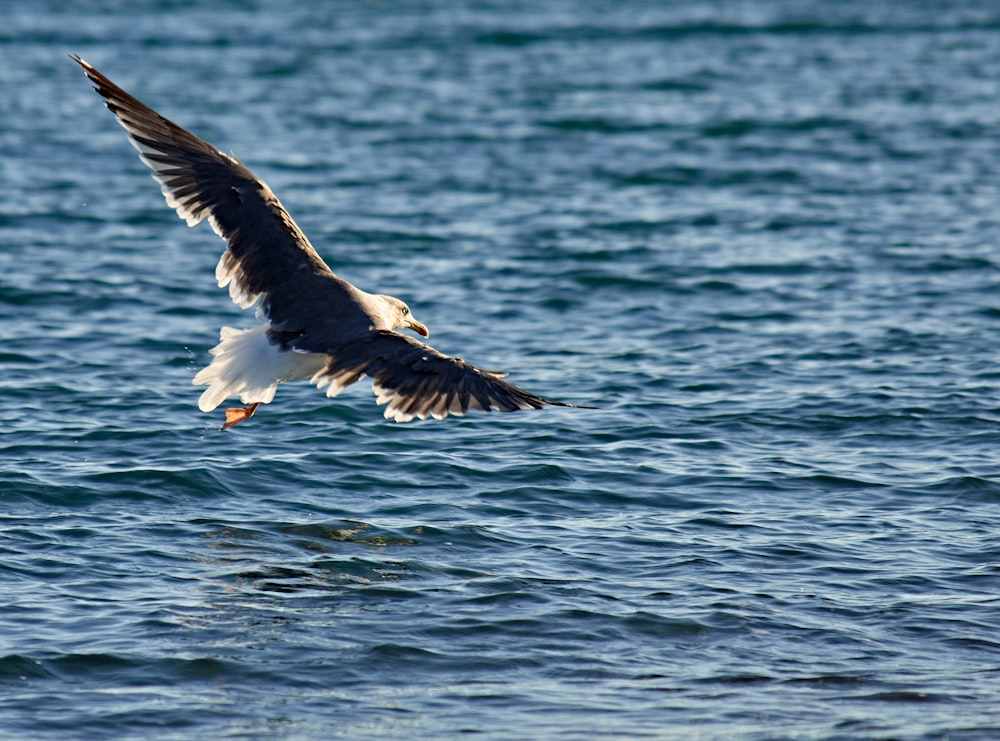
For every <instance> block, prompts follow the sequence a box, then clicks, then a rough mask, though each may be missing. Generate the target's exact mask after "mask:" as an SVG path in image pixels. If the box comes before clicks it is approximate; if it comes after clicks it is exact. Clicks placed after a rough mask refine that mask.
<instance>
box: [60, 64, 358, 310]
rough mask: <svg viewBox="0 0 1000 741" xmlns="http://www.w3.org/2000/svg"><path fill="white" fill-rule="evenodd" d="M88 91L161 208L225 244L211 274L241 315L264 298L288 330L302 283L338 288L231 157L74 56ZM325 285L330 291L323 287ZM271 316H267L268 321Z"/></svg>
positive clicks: (262, 187) (284, 215)
mask: <svg viewBox="0 0 1000 741" xmlns="http://www.w3.org/2000/svg"><path fill="white" fill-rule="evenodd" d="M71 58H72V59H73V61H74V62H76V63H77V64H79V65H80V66H81V67H83V70H84V72H86V74H87V77H89V78H90V80H91V81H92V82H93V83H94V89H95V90H97V92H98V93H99V94H100V95H101V97H103V98H104V100H105V104H106V105H107V107H108V109H109V110H110V111H111V112H112V113H114V114H115V117H116V118H117V119H118V122H119V123H120V124H121V125H122V126H123V127H124V129H125V131H127V132H128V138H129V141H131V142H132V145H133V146H134V147H135V148H136V149H137V150H139V158H140V159H141V160H142V161H143V162H144V163H146V165H148V166H149V168H150V169H151V170H152V171H153V177H154V178H155V179H156V181H157V182H159V184H160V188H161V190H162V191H163V195H164V197H165V198H166V199H167V205H169V206H170V207H171V208H173V209H174V210H176V211H177V214H178V215H179V216H180V217H181V218H182V219H184V220H185V221H186V222H187V223H188V226H194V225H195V224H198V223H199V222H201V221H202V220H204V219H205V218H206V217H207V218H208V221H209V223H210V224H211V225H212V228H213V229H214V230H215V232H216V234H218V235H219V236H220V237H222V238H223V239H224V240H226V242H227V243H228V245H229V249H228V250H227V251H226V252H225V253H223V255H222V258H221V259H220V260H219V266H218V267H217V268H216V271H215V272H216V277H217V278H218V280H219V286H220V287H223V288H224V287H226V286H227V285H228V286H229V293H230V296H232V298H233V301H235V302H236V303H237V304H239V305H240V307H242V308H244V309H245V308H247V307H249V306H251V305H252V304H253V303H254V302H255V301H256V300H257V299H258V298H259V297H260V296H261V295H262V294H266V297H267V298H266V303H265V306H264V308H265V311H267V313H268V315H269V316H270V317H271V319H272V321H273V322H275V323H286V322H288V320H289V319H291V320H292V321H291V322H288V323H295V319H296V317H289V316H287V315H288V314H294V313H295V310H294V302H290V301H289V299H291V298H292V297H293V296H295V295H296V293H301V292H302V290H308V287H307V286H306V285H305V284H307V283H311V282H313V281H310V280H309V279H310V277H314V278H318V279H321V281H322V283H324V284H326V285H325V286H324V288H325V289H326V291H330V290H331V289H333V290H334V291H336V290H337V288H338V287H339V288H341V290H346V288H344V286H345V284H344V283H343V282H342V281H341V280H340V279H339V278H337V277H336V276H334V274H333V272H332V271H331V270H330V268H329V267H328V266H327V264H326V263H325V262H323V259H322V258H321V257H320V256H319V255H318V254H317V253H316V250H315V249H313V247H312V245H311V244H310V243H309V240H308V239H307V238H306V236H305V235H304V234H303V233H302V231H301V230H300V229H299V227H298V226H297V225H296V224H295V222H294V221H292V217H291V216H289V215H288V212H287V211H285V209H284V207H283V206H282V205H281V202H280V201H279V200H278V198H277V197H276V196H275V195H274V193H272V192H271V189H270V188H268V187H267V185H266V184H265V183H264V182H263V181H262V180H260V179H259V178H258V177H256V176H255V175H254V174H253V173H252V172H251V171H250V169H249V168H247V167H246V166H245V165H243V164H242V163H241V162H240V161H239V160H237V159H236V158H235V157H231V156H229V155H227V154H224V153H223V152H220V151H219V150H218V149H216V148H215V147H213V146H212V145H210V144H208V143H207V142H205V141H203V140H202V139H199V138H198V137H197V136H195V135H194V134H192V133H190V132H188V131H185V130H184V129H182V128H181V127H180V126H178V125H177V124H175V123H173V122H172V121H169V120H168V119H166V118H164V117H163V116H161V115H160V114H159V113H157V112H156V111H154V110H153V109H151V108H149V107H148V106H146V105H144V104H142V103H140V102H139V101H138V100H136V99H135V98H133V97H132V96H131V95H129V94H128V93H126V92H125V91H124V90H122V89H121V88H120V87H118V86H117V85H115V84H114V83H113V82H111V80H109V79H108V78H107V77H105V76H104V75H102V74H101V73H100V72H98V71H97V70H96V69H94V68H93V67H92V66H91V65H90V64H88V63H87V62H85V61H84V60H83V59H81V58H80V57H78V56H76V55H71ZM330 278H333V279H334V281H333V282H334V283H336V284H337V286H333V285H330V281H329V279H330ZM276 314H277V315H278V316H275V315H276Z"/></svg>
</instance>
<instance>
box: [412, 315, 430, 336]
mask: <svg viewBox="0 0 1000 741" xmlns="http://www.w3.org/2000/svg"><path fill="white" fill-rule="evenodd" d="M406 326H407V327H408V328H409V329H412V330H413V331H414V332H416V333H417V334H419V335H423V336H424V337H430V336H431V333H430V330H428V329H427V327H425V326H424V325H423V324H421V323H420V322H418V321H417V320H416V319H410V320H409V321H408V322H407V324H406Z"/></svg>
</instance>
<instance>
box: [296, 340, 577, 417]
mask: <svg viewBox="0 0 1000 741" xmlns="http://www.w3.org/2000/svg"><path fill="white" fill-rule="evenodd" d="M303 349H305V348H303ZM312 350H313V351H315V350H316V348H312ZM324 352H326V353H328V354H329V356H330V359H329V361H328V363H327V365H326V367H325V368H324V369H323V370H322V371H320V372H319V373H317V374H316V376H315V377H314V378H313V381H314V382H315V383H316V385H317V386H318V387H319V388H321V389H322V388H324V387H327V394H328V395H330V396H336V395H337V394H338V393H340V391H341V390H343V389H344V388H346V387H347V386H349V385H350V384H352V383H354V382H355V381H357V380H359V379H360V378H361V376H362V375H368V376H371V377H372V378H373V379H374V382H373V384H372V388H373V390H374V391H375V395H376V401H377V402H378V403H379V404H388V407H386V410H385V418H386V419H394V420H395V421H397V422H409V421H410V420H411V419H413V418H414V417H419V418H420V419H427V418H428V417H433V418H434V419H444V418H445V417H447V416H448V415H449V414H454V415H458V416H461V415H464V414H465V413H466V412H468V411H469V410H470V409H481V410H483V411H485V412H492V411H497V412H516V411H518V410H520V409H541V408H542V407H543V406H545V405H547V404H551V405H554V406H561V407H572V406H574V405H573V404H567V403H565V402H562V401H551V400H549V399H543V398H542V397H541V396H535V395H534V394H530V393H528V392H527V391H524V390H522V389H519V388H518V387H517V386H514V385H513V384H510V383H507V382H506V381H504V380H503V378H502V377H501V376H502V375H504V374H500V373H493V372H490V371H486V370H483V369H481V368H476V367H475V366H473V365H470V364H469V363H466V362H465V361H464V360H462V359H461V358H452V357H449V356H447V355H444V354H443V353H440V352H438V351H437V350H435V349H434V348H432V347H429V346H427V345H425V344H423V343H422V342H418V341H417V340H414V339H411V338H410V337H406V336H405V335H401V334H396V333H395V332H388V331H379V332H373V333H372V334H370V335H369V336H368V337H366V338H364V339H360V340H357V341H355V342H351V343H348V344H346V345H344V346H343V347H339V348H336V349H333V350H329V349H328V350H325V351H324Z"/></svg>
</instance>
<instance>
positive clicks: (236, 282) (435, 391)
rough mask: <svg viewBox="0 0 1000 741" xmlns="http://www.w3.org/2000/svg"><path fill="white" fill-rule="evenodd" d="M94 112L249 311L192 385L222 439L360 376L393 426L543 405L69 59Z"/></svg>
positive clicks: (253, 183) (234, 169)
mask: <svg viewBox="0 0 1000 741" xmlns="http://www.w3.org/2000/svg"><path fill="white" fill-rule="evenodd" d="M70 58H71V59H72V60H73V61H74V62H76V63H77V64H78V65H80V66H81V67H82V68H83V71H84V72H85V73H86V75H87V77H88V78H90V81H91V82H92V83H93V84H94V89H95V90H96V91H97V92H98V93H99V94H100V95H101V97H102V98H103V99H104V103H105V105H106V106H107V107H108V109H109V110H110V111H111V112H112V113H113V114H114V115H115V117H116V118H117V119H118V123H120V124H121V125H122V127H124V129H125V131H126V132H127V133H128V138H129V141H130V142H131V143H132V146H134V147H135V148H136V149H137V150H138V151H139V158H140V159H141V160H142V161H143V162H144V163H145V164H146V165H147V166H149V168H150V169H151V170H152V175H153V178H154V179H155V180H156V181H157V182H158V183H159V184H160V189H161V190H162V191H163V195H164V197H165V198H166V201H167V205H168V206H170V207H171V208H173V209H174V210H175V211H176V212H177V214H178V216H180V218H182V219H184V221H186V222H187V225H188V226H195V225H196V224H198V223H200V222H201V221H204V220H205V219H208V223H209V224H210V225H211V226H212V229H214V230H215V233H216V234H218V235H219V236H220V237H222V239H224V240H225V241H226V244H227V249H226V251H225V252H223V254H222V257H221V258H220V259H219V264H218V266H217V267H216V269H215V277H216V279H217V280H218V283H219V287H220V288H226V287H228V288H229V295H230V297H231V298H232V300H233V301H234V302H235V303H236V304H237V305H239V306H240V308H242V309H249V308H251V307H252V306H254V305H256V306H257V318H258V320H260V322H261V323H260V325H259V326H257V327H255V328H253V329H234V328H232V327H223V328H222V330H221V332H220V336H219V344H218V345H216V346H215V348H214V349H212V350H211V351H210V353H211V355H212V357H213V359H212V361H211V363H210V364H209V365H208V367H206V368H204V369H202V370H201V371H199V372H198V374H197V375H196V376H195V377H194V380H193V383H194V384H195V385H202V386H207V387H208V388H207V389H205V391H204V393H202V395H201V398H200V399H199V401H198V408H199V409H201V411H203V412H211V411H212V410H214V409H215V408H216V407H218V406H219V404H221V403H222V402H223V401H225V400H226V399H228V398H230V397H236V396H238V397H239V398H240V401H241V402H242V403H243V404H245V405H246V406H244V407H239V408H232V409H226V418H225V423H224V424H223V425H222V429H229V428H231V427H233V426H235V425H237V424H239V423H240V422H243V421H245V420H247V419H249V418H250V417H252V416H253V414H254V413H255V412H256V411H257V407H258V406H260V405H261V404H269V403H270V402H271V401H273V400H274V395H275V392H276V390H277V388H278V384H280V383H282V382H283V381H291V380H297V379H303V378H309V379H311V382H312V383H314V384H315V385H316V386H317V388H319V389H320V390H323V389H325V390H326V395H327V396H328V397H334V396H337V395H338V394H339V393H340V392H342V391H343V390H344V389H346V388H347V387H348V386H350V385H351V384H353V383H355V382H356V381H358V380H359V379H360V378H361V377H362V376H369V377H371V378H372V379H373V382H372V389H373V391H374V392H375V398H376V402H377V403H378V404H385V405H386V408H385V413H384V416H385V418H386V419H392V420H395V421H396V422H409V421H410V420H412V419H413V418H414V417H417V418H420V419H427V418H428V417H433V418H434V419H444V418H445V417H447V416H448V415H449V414H452V415H456V416H461V415H464V414H465V413H466V412H468V411H469V410H470V409H478V410H482V411H486V412H491V411H498V412H516V411H518V410H521V409H541V408H542V407H544V406H546V405H552V406H560V407H577V406H578V405H575V404H568V403H566V402H562V401H553V400H551V399H544V398H542V397H541V396H536V395H534V394H531V393H528V392H527V391H524V390H522V389H519V388H518V387H516V386H514V385H512V384H510V383H508V382H507V381H505V380H503V378H504V376H506V375H507V374H506V373H501V372H497V371H488V370H484V369H482V368H477V367H476V366H474V365H470V364H469V363H467V362H465V361H464V360H462V359H461V358H457V357H450V356H448V355H445V354H443V353H440V352H438V351H437V350H435V349H434V348H432V347H430V346H429V345H426V344H424V343H423V342H420V341H419V340H416V339H414V338H412V337H410V336H408V335H404V334H400V333H399V332H397V330H400V329H409V330H412V331H414V332H416V333H417V334H419V335H421V336H423V337H428V336H429V334H430V333H429V331H428V329H427V327H426V326H425V325H423V324H421V323H420V322H418V321H417V320H416V319H415V318H414V317H413V314H412V313H411V311H410V307H408V306H407V305H406V304H405V303H404V302H403V301H401V300H399V299H398V298H394V297H393V296H384V295H381V294H372V293H366V292H365V291H362V290H361V289H360V288H357V287H355V286H353V285H351V284H350V283H348V282H347V281H346V280H344V279H343V278H341V277H340V276H338V275H336V274H335V273H334V272H333V271H332V270H331V269H330V267H329V266H328V265H327V264H326V263H325V262H324V261H323V259H322V258H321V257H320V256H319V254H318V253H317V252H316V250H315V249H314V248H313V246H312V244H310V242H309V239H308V238H307V237H306V235H305V234H304V233H303V232H302V231H301V230H300V229H299V227H298V226H297V225H296V223H295V222H294V221H293V220H292V217H291V216H289V215H288V212H287V211H286V210H285V208H284V206H282V205H281V202H280V201H279V200H278V198H277V196H275V195H274V193H272V192H271V189H270V188H268V187H267V185H266V184H265V183H264V181H263V180H261V179H260V178H258V177H257V176H256V175H254V174H253V172H251V171H250V169H249V168H248V167H247V166H246V165H244V164H243V163H242V162H240V161H239V160H238V159H236V158H235V157H233V156H231V155H227V154H225V153H223V152H221V151H219V150H218V149H216V148H215V147H213V146H212V145H210V144H208V143H207V142H205V141H204V140H202V139H199V138H198V137H197V136H195V135H194V134H192V133H190V132H188V131H186V130H185V129H183V128H181V127H180V126H178V125H177V124H175V123H173V122H172V121H169V120H168V119H166V118H164V117H163V116H161V115H160V114H158V113H157V112H156V111H154V110H153V109H151V108H149V107H147V106H146V105H144V104H143V103H140V102H139V101H138V100H136V99H135V98H133V97H132V96H131V95H129V94H128V93H127V92H125V91H124V90H122V89H121V88H120V87H118V86H117V85H115V84H114V83H113V82H111V80H109V79H108V78H107V77H105V76H104V75H103V74H101V73H100V72H98V71H97V70H96V69H95V68H94V67H93V66H91V65H90V64H88V63H87V62H86V61H84V60H83V59H82V58H80V57H79V56H78V55H75V54H71V55H70Z"/></svg>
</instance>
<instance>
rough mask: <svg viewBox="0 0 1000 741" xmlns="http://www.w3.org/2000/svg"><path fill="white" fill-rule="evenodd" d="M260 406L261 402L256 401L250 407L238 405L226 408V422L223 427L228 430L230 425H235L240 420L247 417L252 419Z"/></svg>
mask: <svg viewBox="0 0 1000 741" xmlns="http://www.w3.org/2000/svg"><path fill="white" fill-rule="evenodd" d="M259 406H260V402H259V401H258V402H255V403H253V404H251V405H250V406H248V407H236V408H235V409H227V410H226V423H225V424H224V425H222V429H224V430H228V429H229V428H230V427H235V426H236V425H238V424H239V423H240V422H242V421H243V420H245V419H250V418H251V417H252V416H253V413H254V412H256V411H257V407H259Z"/></svg>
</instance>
